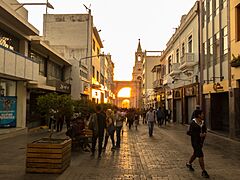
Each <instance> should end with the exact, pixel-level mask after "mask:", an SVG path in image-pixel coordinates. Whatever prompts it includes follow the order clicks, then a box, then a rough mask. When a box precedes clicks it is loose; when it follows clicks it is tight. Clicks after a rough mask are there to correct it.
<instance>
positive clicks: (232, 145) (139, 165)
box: [0, 124, 240, 180]
mask: <svg viewBox="0 0 240 180" xmlns="http://www.w3.org/2000/svg"><path fill="white" fill-rule="evenodd" d="M186 129H187V127H186V126H182V125H174V124H170V125H167V126H163V127H161V128H159V127H156V126H155V127H154V135H153V137H149V136H148V131H147V125H140V126H139V127H138V130H135V129H131V130H128V129H127V127H124V133H123V136H122V144H121V149H120V150H115V151H111V150H110V149H111V143H110V142H109V144H108V147H107V149H106V150H105V151H104V153H103V155H102V159H100V160H99V159H97V157H90V152H82V151H73V152H72V161H71V165H70V167H68V168H67V169H66V170H65V171H64V172H63V173H62V174H60V175H54V174H30V173H27V174H26V173H25V151H26V149H25V147H26V143H27V142H31V141H33V140H34V139H36V138H39V137H43V135H46V132H41V131H40V132H37V133H31V134H29V133H28V134H27V135H20V136H17V137H12V138H8V139H5V140H1V141H0V144H1V146H0V151H1V153H0V179H4V180H8V179H16V180H18V179H19V180H22V179H26V180H38V179H39V180H40V179H41V180H43V179H44V180H53V179H57V180H82V179H87V180H93V179H101V180H105V179H117V180H118V179H136V180H138V179H139V180H140V179H143V180H145V179H166V180H185V179H186V180H188V179H203V178H202V177H201V169H200V167H199V164H198V161H197V160H196V161H195V162H194V164H193V166H194V168H195V171H194V172H190V171H189V170H188V169H187V168H186V167H185V163H186V161H187V160H188V159H189V157H190V155H191V153H192V148H191V145H190V137H189V136H187V135H186ZM44 133H45V134H44ZM59 135H60V134H56V136H59ZM63 135H64V133H62V134H61V136H63ZM204 153H205V162H206V169H207V170H208V173H209V174H210V179H216V180H235V179H236V180H237V179H239V177H240V169H239V167H240V166H239V165H240V142H237V141H232V140H230V139H228V138H224V137H219V136H217V135H214V134H212V133H208V136H207V139H206V143H205V147H204Z"/></svg>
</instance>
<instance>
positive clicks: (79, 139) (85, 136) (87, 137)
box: [72, 129, 93, 151]
mask: <svg viewBox="0 0 240 180" xmlns="http://www.w3.org/2000/svg"><path fill="white" fill-rule="evenodd" d="M92 137H93V132H92V130H90V129H83V130H81V132H80V133H79V134H76V135H75V136H74V137H73V138H72V147H73V148H74V147H81V149H82V150H84V151H90V148H91V146H90V143H91V142H92ZM88 148H89V149H88Z"/></svg>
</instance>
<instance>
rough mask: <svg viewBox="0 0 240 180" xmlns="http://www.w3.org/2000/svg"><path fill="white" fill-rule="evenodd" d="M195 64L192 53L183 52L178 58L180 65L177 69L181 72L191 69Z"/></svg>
mask: <svg viewBox="0 0 240 180" xmlns="http://www.w3.org/2000/svg"><path fill="white" fill-rule="evenodd" d="M196 64H197V62H194V54H193V53H185V54H184V56H182V57H181V58H180V67H179V69H180V70H181V71H182V72H185V71H192V70H193V67H194V66H195V65H196Z"/></svg>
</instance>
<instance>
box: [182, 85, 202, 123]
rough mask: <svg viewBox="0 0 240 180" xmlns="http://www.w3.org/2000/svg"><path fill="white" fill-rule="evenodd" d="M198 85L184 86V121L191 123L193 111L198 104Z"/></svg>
mask: <svg viewBox="0 0 240 180" xmlns="http://www.w3.org/2000/svg"><path fill="white" fill-rule="evenodd" d="M197 89H198V86H197V85H190V86H187V87H185V88H184V98H185V99H184V100H185V101H184V107H183V109H184V110H183V112H184V114H185V115H184V120H183V121H184V123H185V124H189V123H190V122H191V116H192V112H193V111H194V109H195V107H196V105H197V94H198V91H197Z"/></svg>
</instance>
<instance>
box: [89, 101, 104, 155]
mask: <svg viewBox="0 0 240 180" xmlns="http://www.w3.org/2000/svg"><path fill="white" fill-rule="evenodd" d="M96 111H97V112H96V113H94V114H92V115H91V116H90V120H89V125H88V127H89V129H91V130H92V131H93V138H92V156H94V154H95V150H96V144H97V140H98V158H99V159H101V154H102V143H103V137H104V129H105V128H106V115H105V113H104V112H102V107H101V106H100V105H97V107H96Z"/></svg>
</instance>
